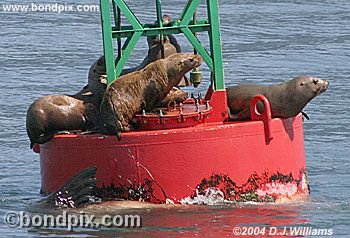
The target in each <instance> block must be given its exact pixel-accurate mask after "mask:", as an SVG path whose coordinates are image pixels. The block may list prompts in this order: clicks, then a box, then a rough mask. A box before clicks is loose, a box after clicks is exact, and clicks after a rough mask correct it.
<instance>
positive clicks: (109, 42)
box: [100, 0, 117, 81]
mask: <svg viewBox="0 0 350 238" xmlns="http://www.w3.org/2000/svg"><path fill="white" fill-rule="evenodd" d="M100 4H101V9H103V11H101V22H102V36H103V37H102V38H103V51H104V56H105V62H106V71H107V80H108V81H112V80H114V79H116V78H117V77H116V74H115V62H114V50H113V49H114V48H113V38H112V28H111V7H110V1H109V0H101V1H100Z"/></svg>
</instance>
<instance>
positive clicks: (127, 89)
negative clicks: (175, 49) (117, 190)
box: [100, 53, 203, 139]
mask: <svg viewBox="0 0 350 238" xmlns="http://www.w3.org/2000/svg"><path fill="white" fill-rule="evenodd" d="M202 60H203V59H202V57H201V56H199V55H194V54H183V53H176V54H173V55H171V56H169V57H168V58H165V59H160V60H157V61H155V62H153V63H151V64H149V65H148V66H146V67H145V68H144V69H143V70H140V71H136V72H133V73H130V74H127V75H124V76H121V77H120V78H118V79H117V80H115V81H114V82H113V83H111V84H110V85H109V86H108V87H107V89H106V92H105V94H104V97H103V100H102V103H101V107H100V112H101V117H102V120H103V122H104V123H105V127H106V129H107V130H108V132H109V133H110V134H116V135H117V137H118V139H120V133H121V132H122V131H129V130H130V127H129V123H130V121H131V120H132V118H133V116H134V115H135V113H137V112H140V111H141V109H145V110H146V111H150V110H152V109H154V108H155V106H156V105H157V104H158V103H159V102H161V101H162V100H163V99H164V98H165V97H166V95H167V94H168V93H169V92H170V90H171V89H172V87H173V86H175V85H177V84H178V83H179V82H180V80H181V78H182V77H183V76H184V75H185V74H186V73H187V72H188V71H190V70H191V69H193V68H194V67H198V66H199V65H200V64H201V62H202Z"/></svg>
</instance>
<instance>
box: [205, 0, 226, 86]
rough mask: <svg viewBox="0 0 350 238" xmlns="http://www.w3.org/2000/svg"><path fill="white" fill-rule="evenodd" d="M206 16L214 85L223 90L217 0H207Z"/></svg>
mask: <svg viewBox="0 0 350 238" xmlns="http://www.w3.org/2000/svg"><path fill="white" fill-rule="evenodd" d="M207 9H208V18H209V21H210V25H211V27H210V31H209V38H210V49H211V54H212V59H213V63H214V70H213V71H212V72H213V73H214V76H215V78H214V83H215V84H214V85H215V90H225V84H224V71H223V64H222V50H221V36H220V18H219V2H218V0H207Z"/></svg>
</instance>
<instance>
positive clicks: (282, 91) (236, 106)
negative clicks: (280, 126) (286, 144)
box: [226, 76, 329, 120]
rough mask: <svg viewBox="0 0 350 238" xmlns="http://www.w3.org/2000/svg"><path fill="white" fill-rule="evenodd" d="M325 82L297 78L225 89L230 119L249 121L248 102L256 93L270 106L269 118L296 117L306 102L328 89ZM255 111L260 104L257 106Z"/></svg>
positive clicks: (313, 78)
mask: <svg viewBox="0 0 350 238" xmlns="http://www.w3.org/2000/svg"><path fill="white" fill-rule="evenodd" d="M328 84H329V83H328V81H326V80H321V79H319V78H315V77H310V76H298V77H296V78H294V79H292V80H290V81H287V82H285V83H280V84H275V85H269V86H265V85H258V84H243V85H237V86H232V87H228V88H226V93H227V104H228V107H229V109H230V114H231V119H233V120H249V119H250V102H251V100H252V98H253V97H254V96H255V95H257V94H262V95H264V96H265V97H266V98H267V99H268V100H269V101H270V104H271V113H272V117H280V118H289V117H295V116H296V115H298V114H299V113H300V112H301V111H302V110H303V108H304V107H305V106H306V104H307V103H308V102H310V101H311V99H313V98H314V97H316V96H317V95H320V94H321V93H323V92H324V91H326V90H327V88H328ZM258 110H259V111H260V112H261V111H262V110H263V105H262V104H260V105H259V104H258Z"/></svg>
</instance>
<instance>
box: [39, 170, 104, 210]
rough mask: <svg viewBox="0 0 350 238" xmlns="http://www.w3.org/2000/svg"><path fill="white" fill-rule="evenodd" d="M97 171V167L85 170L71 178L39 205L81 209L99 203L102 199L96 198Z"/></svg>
mask: <svg viewBox="0 0 350 238" xmlns="http://www.w3.org/2000/svg"><path fill="white" fill-rule="evenodd" d="M96 171H97V169H96V167H89V168H86V169H83V170H82V171H80V172H79V173H78V174H76V175H74V176H73V177H71V178H70V179H69V180H68V181H67V183H66V184H65V185H63V186H62V187H61V188H60V189H58V190H57V191H56V192H54V193H52V194H50V195H49V196H47V197H46V198H45V199H44V200H42V201H41V202H39V203H40V204H48V205H53V206H57V207H70V208H79V207H84V206H86V205H88V204H91V203H94V202H99V201H100V199H99V198H96V197H95V196H94V195H95V191H96Z"/></svg>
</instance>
